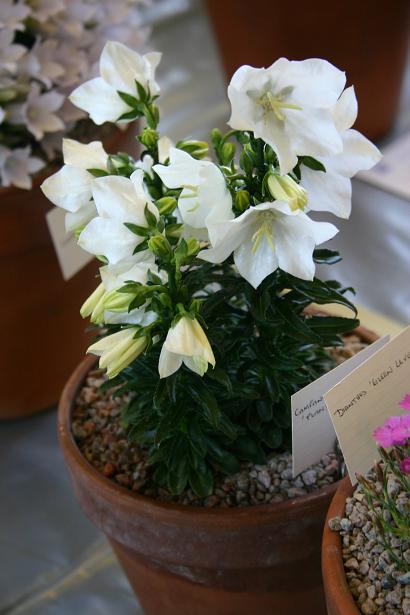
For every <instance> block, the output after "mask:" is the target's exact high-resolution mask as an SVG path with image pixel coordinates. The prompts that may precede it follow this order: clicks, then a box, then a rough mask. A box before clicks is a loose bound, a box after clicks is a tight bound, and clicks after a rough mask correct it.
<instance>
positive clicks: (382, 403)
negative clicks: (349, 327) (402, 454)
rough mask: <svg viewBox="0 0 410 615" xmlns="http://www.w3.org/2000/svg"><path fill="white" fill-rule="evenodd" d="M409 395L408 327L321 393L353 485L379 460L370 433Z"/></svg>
mask: <svg viewBox="0 0 410 615" xmlns="http://www.w3.org/2000/svg"><path fill="white" fill-rule="evenodd" d="M409 392H410V327H407V328H406V329H404V331H402V332H401V333H399V335H397V336H396V337H395V338H393V339H392V340H391V341H390V342H389V343H388V344H385V346H384V347H383V348H381V349H380V350H379V351H378V352H377V353H376V354H374V355H373V356H372V357H370V358H369V359H367V361H365V362H364V363H362V364H361V365H360V366H358V367H356V369H355V370H354V371H353V372H351V373H350V374H349V375H348V376H346V377H345V378H344V379H343V380H342V381H341V382H339V383H338V384H336V385H335V386H334V387H333V388H332V389H331V390H330V391H328V392H327V393H325V395H324V399H325V402H326V405H327V408H328V410H329V415H330V418H331V420H332V422H333V425H334V428H335V431H336V434H337V437H338V439H339V444H340V447H341V449H342V452H343V456H344V459H345V462H346V465H347V469H348V471H349V476H350V480H351V481H352V484H355V483H356V482H357V481H356V473H358V474H365V473H366V472H367V471H368V470H369V469H370V468H371V467H372V464H373V462H374V461H375V460H376V459H378V458H379V454H378V451H377V445H376V442H375V441H374V439H373V431H374V430H375V429H376V427H379V425H382V424H383V423H384V421H385V420H386V419H387V418H389V417H390V416H392V415H400V414H404V412H405V411H404V410H402V409H401V408H400V406H399V405H398V404H399V402H400V401H401V400H402V399H403V398H404V396H405V395H406V393H409Z"/></svg>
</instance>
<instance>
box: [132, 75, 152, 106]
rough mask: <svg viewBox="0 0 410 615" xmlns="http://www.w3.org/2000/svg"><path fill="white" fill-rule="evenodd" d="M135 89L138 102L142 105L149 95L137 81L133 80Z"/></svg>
mask: <svg viewBox="0 0 410 615" xmlns="http://www.w3.org/2000/svg"><path fill="white" fill-rule="evenodd" d="M135 87H136V88H137V92H138V98H139V100H140V101H141V102H143V103H145V102H147V100H148V98H149V94H148V92H147V91H146V90H145V88H144V87H143V86H142V85H141V84H140V83H139V82H138V81H137V80H135Z"/></svg>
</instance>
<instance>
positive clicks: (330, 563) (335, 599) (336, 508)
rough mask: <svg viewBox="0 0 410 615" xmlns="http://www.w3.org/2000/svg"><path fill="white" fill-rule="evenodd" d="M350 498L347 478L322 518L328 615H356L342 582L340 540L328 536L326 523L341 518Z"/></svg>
mask: <svg viewBox="0 0 410 615" xmlns="http://www.w3.org/2000/svg"><path fill="white" fill-rule="evenodd" d="M352 494H353V487H352V484H351V482H350V479H349V477H346V478H344V479H343V480H342V481H340V483H339V486H338V488H337V491H336V493H335V495H334V497H333V500H332V503H331V505H330V508H329V511H328V513H327V517H326V523H325V526H324V530H323V541H322V574H323V585H324V588H325V595H326V605H327V612H328V615H360V610H359V609H358V607H357V606H356V603H355V601H354V599H353V596H352V594H351V593H350V589H349V586H348V584H347V580H346V574H345V569H344V566H343V558H342V540H341V537H340V534H339V533H338V532H332V530H331V529H330V528H329V525H328V521H329V519H333V517H344V514H345V506H346V498H348V497H351V496H352Z"/></svg>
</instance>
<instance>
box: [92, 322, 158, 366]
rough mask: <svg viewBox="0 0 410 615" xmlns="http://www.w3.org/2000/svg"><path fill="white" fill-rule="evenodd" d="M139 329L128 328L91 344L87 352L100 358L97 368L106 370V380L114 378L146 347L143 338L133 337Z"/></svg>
mask: <svg viewBox="0 0 410 615" xmlns="http://www.w3.org/2000/svg"><path fill="white" fill-rule="evenodd" d="M138 331H139V329H138V328H137V327H130V328H128V329H122V330H121V331H118V332H117V333H113V334H111V335H107V336H106V337H103V338H102V339H100V340H98V342H96V343H95V344H92V345H91V346H90V347H89V348H88V350H87V352H89V353H91V354H95V355H97V356H98V357H100V360H99V367H100V368H101V369H107V376H108V378H114V377H115V376H117V375H118V374H119V373H120V372H121V371H122V370H123V369H125V368H126V367H128V365H129V364H130V363H132V361H134V360H135V359H136V358H137V357H138V356H139V355H140V354H141V353H142V352H144V350H145V348H146V346H147V338H146V337H145V336H141V337H135V336H136V334H137V333H138Z"/></svg>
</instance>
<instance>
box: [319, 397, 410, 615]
mask: <svg viewBox="0 0 410 615" xmlns="http://www.w3.org/2000/svg"><path fill="white" fill-rule="evenodd" d="M400 405H401V407H402V408H403V409H405V410H407V411H410V395H407V396H406V397H405V399H404V400H403V401H402V402H401V404H400ZM374 438H375V440H376V442H377V443H378V445H379V452H380V456H381V459H380V461H378V462H377V463H376V464H375V466H374V468H373V469H372V470H371V471H370V472H369V473H368V475H367V476H366V477H363V476H358V477H357V478H358V484H357V485H356V486H355V487H352V485H351V483H350V481H349V479H348V478H345V479H344V480H343V481H342V482H341V484H340V486H339V487H338V490H337V492H336V494H335V496H334V498H333V501H332V504H331V506H330V509H329V513H328V516H327V523H326V525H325V529H324V533H323V551H322V565H323V579H324V585H325V592H326V601H327V606H328V613H329V615H342V614H343V615H356V614H357V615H359V614H360V613H364V614H365V615H372V614H374V613H389V614H390V615H395V614H397V615H399V614H400V615H401V614H404V615H408V614H409V613H410V592H409V587H410V414H405V415H403V416H393V417H391V418H389V419H388V420H387V421H386V422H385V424H384V425H383V426H381V427H378V428H377V429H376V430H375V432H374Z"/></svg>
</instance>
